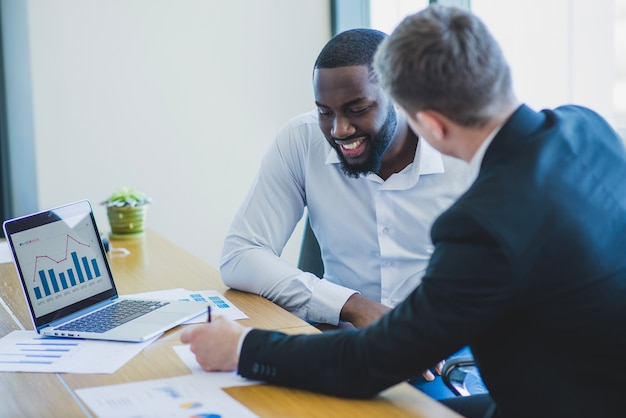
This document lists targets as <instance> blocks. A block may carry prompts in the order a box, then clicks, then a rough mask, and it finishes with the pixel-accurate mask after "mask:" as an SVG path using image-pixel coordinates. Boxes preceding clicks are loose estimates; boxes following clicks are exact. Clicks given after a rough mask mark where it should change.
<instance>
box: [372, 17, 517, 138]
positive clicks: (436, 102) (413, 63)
mask: <svg viewBox="0 0 626 418" xmlns="http://www.w3.org/2000/svg"><path fill="white" fill-rule="evenodd" d="M374 67H375V68H376V72H377V74H378V77H379V79H380V82H381V84H382V85H383V87H384V88H385V90H387V92H388V93H389V94H390V95H391V96H392V97H393V98H394V99H395V100H396V101H397V102H398V103H399V104H400V105H402V107H404V108H405V109H407V110H408V111H409V112H411V113H414V112H417V111H420V110H423V109H426V108H427V109H430V110H435V111H438V112H440V113H441V114H443V115H445V116H446V117H448V118H450V119H451V120H453V121H455V122H457V123H459V124H461V125H464V126H481V125H484V124H486V123H487V122H488V121H489V120H490V119H491V118H493V117H494V116H495V115H497V114H498V112H501V111H502V109H506V108H508V106H509V105H510V103H511V102H513V101H515V97H514V94H513V89H512V83H511V74H510V69H509V66H508V63H507V62H506V59H505V58H504V55H503V53H502V51H501V50H500V46H499V45H498V43H497V42H496V40H495V38H494V37H493V36H492V35H491V33H490V32H489V30H488V29H487V27H486V26H485V24H484V23H483V22H482V21H481V20H480V19H479V18H478V17H476V16H475V15H473V14H472V13H470V12H467V11H465V10H462V9H458V8H454V7H445V6H438V5H434V6H430V7H428V8H426V9H425V10H423V11H421V12H419V13H416V14H414V15H411V16H408V17H406V18H405V19H404V20H403V21H402V22H401V23H400V25H398V27H397V28H396V29H395V30H394V31H393V33H392V34H391V36H389V37H388V38H387V39H386V40H385V41H384V42H383V44H382V45H381V47H380V48H379V50H378V53H377V54H376V57H375V63H374Z"/></svg>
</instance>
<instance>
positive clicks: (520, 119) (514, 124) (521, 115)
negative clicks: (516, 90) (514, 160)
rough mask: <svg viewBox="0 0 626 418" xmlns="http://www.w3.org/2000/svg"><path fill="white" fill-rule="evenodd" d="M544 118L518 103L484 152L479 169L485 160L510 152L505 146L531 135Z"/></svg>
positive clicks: (483, 165)
mask: <svg viewBox="0 0 626 418" xmlns="http://www.w3.org/2000/svg"><path fill="white" fill-rule="evenodd" d="M545 119H546V117H545V115H544V114H543V113H539V112H535V111H534V110H532V109H531V108H529V107H528V106H526V105H524V104H522V105H520V107H518V108H517V110H516V111H515V112H513V114H512V115H511V116H510V117H509V119H508V120H507V121H506V122H505V123H504V124H503V125H502V128H501V129H500V131H499V132H498V133H497V134H496V136H495V137H494V138H493V141H492V142H491V144H490V145H489V148H487V151H486V152H485V156H484V158H483V162H482V164H481V170H482V169H483V168H484V167H485V162H487V164H488V161H489V160H490V159H492V158H495V157H496V156H498V155H503V154H504V155H506V154H507V153H509V152H510V151H507V150H506V148H508V147H510V146H512V145H513V146H514V145H516V144H518V143H519V142H520V141H523V140H524V139H525V138H528V137H529V136H531V135H532V134H533V133H534V132H536V131H537V130H538V129H539V128H540V127H541V126H542V125H543V124H544V122H545Z"/></svg>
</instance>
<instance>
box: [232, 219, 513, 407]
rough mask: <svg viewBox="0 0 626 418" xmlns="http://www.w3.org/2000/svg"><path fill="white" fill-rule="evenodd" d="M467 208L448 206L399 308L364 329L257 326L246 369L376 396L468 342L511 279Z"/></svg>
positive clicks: (499, 307) (245, 351) (284, 381)
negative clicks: (291, 330) (287, 330)
mask: <svg viewBox="0 0 626 418" xmlns="http://www.w3.org/2000/svg"><path fill="white" fill-rule="evenodd" d="M460 213H461V212H458V211H454V210H451V211H448V212H447V213H446V214H444V215H442V218H440V220H439V221H438V222H437V223H436V224H435V226H434V227H433V239H434V242H435V244H436V248H435V252H434V254H433V257H432V259H431V263H430V266H429V269H428V272H427V274H426V276H425V277H424V280H423V282H422V284H421V285H420V286H418V287H417V288H416V289H415V290H414V291H413V292H412V293H411V295H410V296H409V297H408V298H407V299H406V300H405V301H404V302H403V303H401V304H400V305H398V307H397V308H396V309H394V310H393V311H391V312H390V313H388V314H387V315H385V316H384V317H383V318H381V319H380V320H379V321H378V322H376V323H374V324H372V325H371V326H370V327H367V328H365V329H363V330H360V331H342V332H330V333H324V334H316V335H297V336H294V335H284V334H281V333H278V332H270V331H261V330H254V331H252V332H250V333H249V334H248V336H247V337H246V339H245V341H244V344H243V347H242V351H241V356H240V363H239V373H240V374H241V375H242V376H245V377H249V378H252V379H259V380H265V381H268V382H272V383H275V384H279V385H285V386H290V387H296V388H302V389H307V390H313V391H316V392H322V393H327V394H331V395H337V396H347V397H357V398H362V397H370V396H373V395H375V394H376V393H378V392H380V391H381V390H383V389H385V388H387V387H389V386H392V385H394V384H396V383H399V382H401V381H404V380H406V379H408V378H411V377H414V376H417V375H419V374H420V373H421V372H422V371H424V370H425V369H427V368H429V367H431V366H433V365H434V364H436V363H437V362H438V361H440V360H441V359H443V358H445V357H447V356H448V355H450V354H452V353H454V352H455V351H457V350H458V349H460V348H461V347H463V346H464V345H466V344H468V343H469V342H470V341H471V340H472V337H473V336H476V335H479V334H480V333H481V332H482V331H483V330H484V329H486V328H487V327H489V326H490V324H492V323H493V322H494V321H496V320H497V318H499V317H500V316H501V315H502V314H503V312H504V311H506V309H507V307H508V306H509V305H508V302H509V289H508V287H509V286H510V285H509V284H508V282H507V281H506V280H505V278H506V277H507V274H506V272H507V268H508V267H507V260H506V257H505V255H504V254H503V253H502V251H501V250H499V247H498V245H497V244H496V240H495V239H494V238H493V237H491V236H490V235H489V234H488V233H487V232H486V230H485V228H483V227H482V226H481V224H480V222H477V221H474V220H473V219H471V218H467V217H465V218H463V217H461V215H460ZM444 218H445V219H444ZM448 225H449V226H450V227H448ZM469 236H471V237H472V245H468V244H467V242H468V239H467V238H468V237H469ZM477 242H478V243H479V245H477V244H476V243H477ZM444 260H446V262H444ZM449 260H457V262H454V263H450V262H449ZM487 260H489V261H487Z"/></svg>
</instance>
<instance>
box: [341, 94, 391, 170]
mask: <svg viewBox="0 0 626 418" xmlns="http://www.w3.org/2000/svg"><path fill="white" fill-rule="evenodd" d="M396 126H398V118H397V114H396V109H395V108H394V107H393V104H390V105H389V110H388V112H387V119H385V123H383V126H382V127H381V128H380V130H379V131H378V133H377V134H376V136H374V137H370V138H369V140H370V146H371V148H370V154H369V155H368V156H367V159H366V160H365V161H364V162H362V163H360V164H349V163H348V162H347V161H346V158H345V157H344V156H343V154H342V153H341V150H339V149H337V148H336V149H335V150H336V151H337V154H338V155H339V160H340V161H341V169H342V171H343V172H344V174H345V175H346V176H348V177H354V178H358V177H359V176H360V175H361V174H368V173H374V174H375V173H378V171H379V170H380V165H381V162H382V159H383V155H384V154H385V151H387V148H389V145H390V144H391V140H392V139H393V136H394V134H395V133H396Z"/></svg>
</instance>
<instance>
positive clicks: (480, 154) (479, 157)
mask: <svg viewBox="0 0 626 418" xmlns="http://www.w3.org/2000/svg"><path fill="white" fill-rule="evenodd" d="M500 128H502V125H501V124H500V125H498V126H496V127H495V128H494V130H493V131H491V133H490V134H489V135H488V136H487V138H485V140H484V141H483V143H482V144H480V146H479V147H478V149H477V150H476V152H475V153H474V156H473V157H472V159H471V160H470V163H469V166H468V168H467V170H468V171H467V174H468V179H469V182H470V184H471V183H473V182H474V180H476V178H477V177H478V173H479V172H480V165H481V164H482V162H483V158H484V157H485V152H487V148H489V145H490V144H491V141H493V138H495V136H496V134H497V133H498V132H499V131H500Z"/></svg>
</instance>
